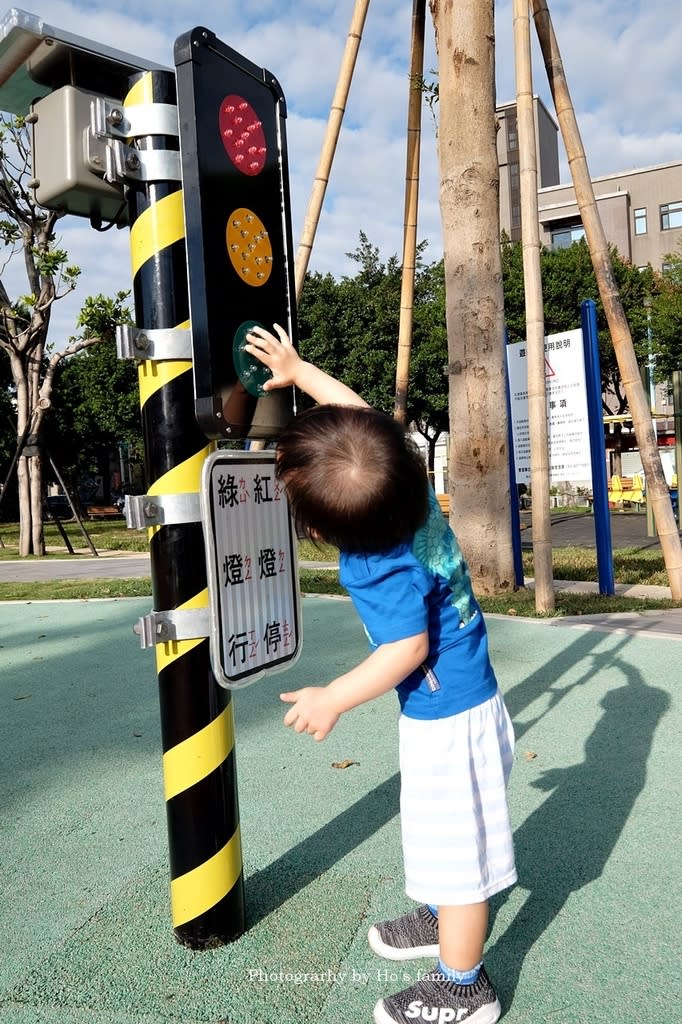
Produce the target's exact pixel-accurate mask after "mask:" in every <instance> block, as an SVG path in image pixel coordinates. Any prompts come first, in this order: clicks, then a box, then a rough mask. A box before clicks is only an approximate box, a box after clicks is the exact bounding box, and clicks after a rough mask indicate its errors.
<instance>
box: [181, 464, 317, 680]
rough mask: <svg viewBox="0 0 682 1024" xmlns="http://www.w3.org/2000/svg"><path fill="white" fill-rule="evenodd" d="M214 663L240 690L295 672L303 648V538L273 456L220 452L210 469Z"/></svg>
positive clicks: (207, 506) (206, 513) (205, 495)
mask: <svg viewBox="0 0 682 1024" xmlns="http://www.w3.org/2000/svg"><path fill="white" fill-rule="evenodd" d="M201 497H202V506H203V515H202V518H203V527H204V538H205V542H206V565H207V570H208V586H209V597H210V607H211V616H210V617H211V662H212V665H213V671H214V674H215V676H216V679H217V680H218V682H219V683H220V684H221V685H222V686H225V687H228V688H230V689H231V688H234V687H238V686H244V685H246V684H247V683H252V682H254V681H255V680H256V679H259V678H260V677H261V676H263V675H271V674H273V673H275V672H280V671H281V670H282V669H285V668H289V667H290V666H291V665H292V664H293V662H294V661H295V660H296V659H297V658H298V656H299V654H300V650H301V635H300V602H299V590H298V561H297V551H296V537H295V534H294V529H293V524H292V520H291V516H290V514H289V506H288V503H287V499H286V495H285V493H284V487H283V486H282V484H281V483H280V482H279V481H278V480H277V479H276V478H275V453H274V452H272V451H261V452H241V451H218V452H215V453H214V454H213V455H211V456H209V458H208V459H207V460H206V462H205V464H204V470H203V482H202V496H201Z"/></svg>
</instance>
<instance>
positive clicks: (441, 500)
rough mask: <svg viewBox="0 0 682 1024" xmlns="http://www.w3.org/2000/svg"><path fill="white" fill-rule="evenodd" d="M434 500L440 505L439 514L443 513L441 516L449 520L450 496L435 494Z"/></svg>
mask: <svg viewBox="0 0 682 1024" xmlns="http://www.w3.org/2000/svg"><path fill="white" fill-rule="evenodd" d="M436 498H437V499H438V504H439V505H440V510H441V512H442V513H443V515H444V516H445V518H446V519H449V518H450V495H449V494H437V495H436Z"/></svg>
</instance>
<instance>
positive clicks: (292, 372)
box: [244, 324, 301, 391]
mask: <svg viewBox="0 0 682 1024" xmlns="http://www.w3.org/2000/svg"><path fill="white" fill-rule="evenodd" d="M273 326H274V329H275V331H276V332H277V337H275V335H274V334H272V333H271V332H270V331H266V329H265V328H264V327H259V326H255V327H252V328H251V330H250V331H249V333H248V334H247V335H246V345H245V346H244V349H245V351H247V352H248V353H249V355H252V356H255V357H256V358H257V359H260V361H261V363H264V365H265V366H267V367H268V369H269V370H270V371H271V372H272V378H271V379H270V380H268V381H266V382H265V383H264V384H263V390H264V391H273V390H275V389H276V388H285V387H288V386H289V385H291V384H295V383H296V377H297V373H298V369H299V367H300V365H301V358H300V356H299V354H298V352H297V351H296V349H295V348H294V346H293V345H292V344H291V341H290V339H289V336H288V334H287V332H286V331H285V330H284V328H283V327H280V326H279V324H274V325H273Z"/></svg>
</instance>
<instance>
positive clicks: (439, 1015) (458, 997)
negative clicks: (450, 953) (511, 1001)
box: [374, 967, 502, 1024]
mask: <svg viewBox="0 0 682 1024" xmlns="http://www.w3.org/2000/svg"><path fill="white" fill-rule="evenodd" d="M501 1013H502V1008H501V1007H500V1003H499V1000H498V998H497V996H496V994H495V989H494V988H493V986H492V985H491V984H490V979H489V977H488V975H487V974H486V973H485V968H483V967H481V973H480V974H479V976H478V978H477V979H476V981H475V982H474V983H473V985H457V984H456V983H455V982H454V981H448V980H447V979H446V978H444V976H443V975H442V974H440V973H438V971H434V972H432V973H431V974H426V975H424V977H423V978H421V979H420V980H419V981H418V982H417V983H416V984H415V985H411V986H410V988H406V989H405V990H404V991H403V992H398V993H397V995H394V996H389V997H388V998H387V999H380V1000H379V1002H378V1003H377V1004H376V1006H375V1007H374V1022H375V1024H412V1022H413V1021H415V1020H417V1021H419V1020H432V1021H437V1022H438V1024H445V1022H447V1021H455V1022H457V1021H463V1022H465V1024H495V1022H496V1021H498V1020H499V1019H500V1015H501Z"/></svg>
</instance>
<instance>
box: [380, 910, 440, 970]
mask: <svg viewBox="0 0 682 1024" xmlns="http://www.w3.org/2000/svg"><path fill="white" fill-rule="evenodd" d="M367 939H368V941H369V944H370V946H371V947H372V949H373V950H374V952H375V953H376V954H377V955H378V956H383V957H385V958H386V959H387V960H415V959H417V957H421V956H429V957H432V956H438V918H437V917H434V915H433V914H432V913H431V911H430V910H429V908H428V907H426V906H422V907H417V908H416V910H411V911H410V912H409V914H403V916H402V917H397V918H396V919H395V921H380V922H379V924H374V925H372V927H371V928H370V930H369V932H368V934H367Z"/></svg>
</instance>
